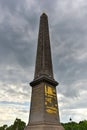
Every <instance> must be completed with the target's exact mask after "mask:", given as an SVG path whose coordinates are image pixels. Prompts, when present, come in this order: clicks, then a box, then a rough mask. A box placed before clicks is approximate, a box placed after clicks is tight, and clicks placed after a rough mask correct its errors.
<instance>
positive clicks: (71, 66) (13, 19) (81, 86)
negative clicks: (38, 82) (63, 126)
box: [0, 0, 87, 125]
mask: <svg viewBox="0 0 87 130" xmlns="http://www.w3.org/2000/svg"><path fill="white" fill-rule="evenodd" d="M42 12H45V13H47V15H48V20H49V30H50V39H51V40H50V41H51V50H52V59H53V69H54V77H55V79H56V80H57V81H58V82H59V86H57V94H58V102H59V110H60V120H61V122H68V121H69V118H70V117H71V118H72V120H73V121H76V122H79V121H80V120H84V119H87V0H55V2H54V1H52V0H0V125H3V124H8V125H10V124H12V123H13V121H14V120H15V118H16V117H17V118H20V119H22V120H23V121H25V122H26V123H27V122H28V118H29V106H30V97H31V87H30V86H29V82H31V81H32V80H33V78H34V68H35V57H36V47H37V38H38V30H39V18H40V15H41V14H42Z"/></svg>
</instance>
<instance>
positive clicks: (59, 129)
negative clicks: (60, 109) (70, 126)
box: [24, 124, 64, 130]
mask: <svg viewBox="0 0 87 130" xmlns="http://www.w3.org/2000/svg"><path fill="white" fill-rule="evenodd" d="M24 130H64V128H63V126H61V125H51V124H50V125H44V124H43V125H42V124H41V125H40V124H39V125H28V126H26V128H25V129H24Z"/></svg>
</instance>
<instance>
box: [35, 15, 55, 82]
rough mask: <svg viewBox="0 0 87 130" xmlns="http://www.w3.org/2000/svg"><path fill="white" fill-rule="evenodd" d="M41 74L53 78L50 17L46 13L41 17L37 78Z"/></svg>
mask: <svg viewBox="0 0 87 130" xmlns="http://www.w3.org/2000/svg"><path fill="white" fill-rule="evenodd" d="M41 75H46V76H48V77H50V78H53V68H52V59H51V48H50V38H49V28H48V17H47V15H46V14H45V13H43V14H42V15H41V17H40V26H39V35H38V46H37V55H36V67H35V79H36V78H38V77H40V76H41Z"/></svg>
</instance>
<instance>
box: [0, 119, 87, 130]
mask: <svg viewBox="0 0 87 130" xmlns="http://www.w3.org/2000/svg"><path fill="white" fill-rule="evenodd" d="M62 125H63V127H64V128H65V130H87V120H84V121H80V122H79V123H76V122H73V121H71V122H68V123H62ZM25 126H26V123H25V122H23V121H21V119H18V118H16V120H15V121H14V123H13V125H11V126H7V125H3V126H1V127H0V130H24V128H25Z"/></svg>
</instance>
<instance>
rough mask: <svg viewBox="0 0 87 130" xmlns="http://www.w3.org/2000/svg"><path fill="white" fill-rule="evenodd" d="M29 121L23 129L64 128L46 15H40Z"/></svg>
mask: <svg viewBox="0 0 87 130" xmlns="http://www.w3.org/2000/svg"><path fill="white" fill-rule="evenodd" d="M30 85H31V87H32V96H31V107H30V116H29V122H28V125H27V127H26V128H25V130H64V128H63V127H62V126H61V124H60V119H59V109H58V101H57V94H56V86H57V85H58V82H57V81H55V79H54V75H53V65H52V58H51V47H50V37H49V27H48V17H47V15H46V14H45V13H43V14H42V15H41V17H40V26H39V35H38V45H37V54H36V65H35V75H34V80H33V81H32V82H31V83H30Z"/></svg>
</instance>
